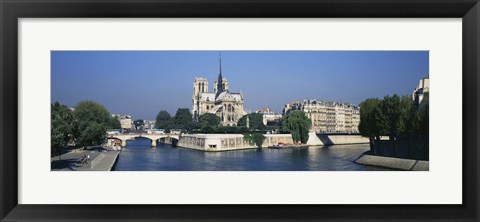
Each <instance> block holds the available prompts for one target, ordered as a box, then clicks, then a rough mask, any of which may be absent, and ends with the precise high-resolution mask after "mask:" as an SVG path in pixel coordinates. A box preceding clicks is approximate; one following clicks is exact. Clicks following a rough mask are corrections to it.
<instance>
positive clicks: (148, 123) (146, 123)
mask: <svg viewBox="0 0 480 222" xmlns="http://www.w3.org/2000/svg"><path fill="white" fill-rule="evenodd" d="M143 128H144V129H146V130H148V129H154V128H155V120H143Z"/></svg>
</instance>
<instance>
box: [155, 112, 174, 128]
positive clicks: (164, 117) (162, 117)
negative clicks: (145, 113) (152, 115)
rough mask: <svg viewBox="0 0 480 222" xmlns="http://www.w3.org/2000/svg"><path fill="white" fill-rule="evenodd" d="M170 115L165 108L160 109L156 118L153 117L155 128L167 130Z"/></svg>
mask: <svg viewBox="0 0 480 222" xmlns="http://www.w3.org/2000/svg"><path fill="white" fill-rule="evenodd" d="M172 121H173V120H172V116H170V113H168V112H167V111H165V110H162V111H160V112H159V113H158V114H157V118H156V119H155V128H156V129H165V130H167V129H168V130H169V129H170V128H169V127H170V125H171V124H172Z"/></svg>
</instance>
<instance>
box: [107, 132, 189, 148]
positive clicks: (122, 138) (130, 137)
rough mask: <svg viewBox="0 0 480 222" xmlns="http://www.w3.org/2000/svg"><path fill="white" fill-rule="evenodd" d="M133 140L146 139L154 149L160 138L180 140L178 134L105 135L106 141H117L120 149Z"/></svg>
mask: <svg viewBox="0 0 480 222" xmlns="http://www.w3.org/2000/svg"><path fill="white" fill-rule="evenodd" d="M135 138H147V139H150V141H152V143H151V146H152V147H156V146H157V141H158V140H159V139H162V138H170V139H176V140H179V139H180V134H168V133H167V134H147V133H135V134H122V133H121V134H107V139H117V140H120V141H121V143H122V147H126V146H127V140H134V139H135Z"/></svg>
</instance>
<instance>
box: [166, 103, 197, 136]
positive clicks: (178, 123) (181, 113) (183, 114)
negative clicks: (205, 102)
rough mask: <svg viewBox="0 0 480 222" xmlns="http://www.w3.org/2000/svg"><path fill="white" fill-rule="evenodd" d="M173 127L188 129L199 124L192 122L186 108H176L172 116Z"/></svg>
mask: <svg viewBox="0 0 480 222" xmlns="http://www.w3.org/2000/svg"><path fill="white" fill-rule="evenodd" d="M173 128H176V129H182V130H186V131H190V130H192V129H194V128H200V125H199V124H196V123H194V122H193V117H192V114H191V113H190V110H189V109H188V108H178V109H177V113H176V114H175V116H174V117H173Z"/></svg>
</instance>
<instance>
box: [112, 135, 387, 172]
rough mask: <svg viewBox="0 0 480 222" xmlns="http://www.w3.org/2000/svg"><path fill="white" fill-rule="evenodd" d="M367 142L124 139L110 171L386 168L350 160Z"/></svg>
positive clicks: (356, 155)
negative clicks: (222, 144) (211, 147)
mask: <svg viewBox="0 0 480 222" xmlns="http://www.w3.org/2000/svg"><path fill="white" fill-rule="evenodd" d="M368 149H369V147H368V144H356V145H334V146H327V147H324V146H311V147H309V148H298V149H268V148H264V149H250V150H237V151H225V152H204V151H198V150H192V149H187V148H181V147H172V146H170V145H168V144H160V143H159V144H158V145H157V147H156V148H151V147H150V140H148V139H141V138H140V139H138V138H137V139H136V140H133V141H127V147H126V148H123V150H122V151H121V152H120V155H119V156H118V159H117V162H116V164H115V166H114V167H113V169H112V170H113V171H192V170H193V171H334V170H335V171H362V170H363V171H365V170H377V171H378V170H387V169H384V168H378V167H370V166H364V165H360V164H356V163H354V162H353V161H354V160H355V159H356V158H358V157H359V156H360V155H361V154H362V153H363V152H365V151H367V150H368Z"/></svg>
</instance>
